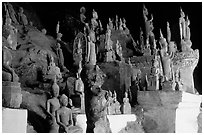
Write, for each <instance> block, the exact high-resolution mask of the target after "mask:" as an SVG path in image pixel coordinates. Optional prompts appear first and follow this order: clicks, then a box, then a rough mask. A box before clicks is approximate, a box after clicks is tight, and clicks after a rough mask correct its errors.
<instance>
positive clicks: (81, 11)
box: [80, 7, 88, 28]
mask: <svg viewBox="0 0 204 135" xmlns="http://www.w3.org/2000/svg"><path fill="white" fill-rule="evenodd" d="M85 13H86V9H85V7H81V8H80V21H81V22H82V23H83V24H84V28H88V23H86V22H85V20H86V16H85Z"/></svg>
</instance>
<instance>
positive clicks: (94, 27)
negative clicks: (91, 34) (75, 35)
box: [91, 9, 98, 30]
mask: <svg viewBox="0 0 204 135" xmlns="http://www.w3.org/2000/svg"><path fill="white" fill-rule="evenodd" d="M92 14H93V18H92V19H91V25H92V27H91V28H92V30H95V29H96V28H97V27H98V22H97V19H98V14H97V12H96V11H95V10H94V9H93V13H92Z"/></svg>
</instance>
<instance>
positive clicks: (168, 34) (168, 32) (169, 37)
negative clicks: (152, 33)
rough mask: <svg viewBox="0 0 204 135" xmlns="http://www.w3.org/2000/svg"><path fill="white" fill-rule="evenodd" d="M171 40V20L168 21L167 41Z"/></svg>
mask: <svg viewBox="0 0 204 135" xmlns="http://www.w3.org/2000/svg"><path fill="white" fill-rule="evenodd" d="M170 41H171V30H170V26H169V22H167V42H168V43H169V42H170Z"/></svg>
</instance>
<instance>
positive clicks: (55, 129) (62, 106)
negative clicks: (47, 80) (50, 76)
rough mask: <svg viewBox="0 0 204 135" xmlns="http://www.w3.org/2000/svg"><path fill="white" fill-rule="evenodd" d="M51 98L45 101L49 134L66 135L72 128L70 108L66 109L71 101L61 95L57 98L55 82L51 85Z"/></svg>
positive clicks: (57, 89)
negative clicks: (61, 134)
mask: <svg viewBox="0 0 204 135" xmlns="http://www.w3.org/2000/svg"><path fill="white" fill-rule="evenodd" d="M51 93H52V98H51V99H48V100H47V103H46V110H47V113H48V116H49V117H48V120H49V121H50V122H49V124H50V130H49V131H50V133H68V132H69V128H70V127H71V126H73V124H74V123H73V114H72V110H71V108H68V107H67V106H68V103H69V104H70V105H71V106H72V101H71V99H68V97H67V96H66V95H65V94H63V95H61V96H60V97H59V86H58V85H57V81H56V78H55V81H54V83H53V85H52V91H51Z"/></svg>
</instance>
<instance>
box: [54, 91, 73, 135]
mask: <svg viewBox="0 0 204 135" xmlns="http://www.w3.org/2000/svg"><path fill="white" fill-rule="evenodd" d="M60 104H61V107H60V108H59V109H58V110H57V112H56V116H57V123H58V124H59V126H60V128H59V133H68V132H69V127H71V126H73V118H72V110H71V109H69V108H67V105H68V97H67V96H66V95H65V94H63V95H62V96H61V97H60Z"/></svg>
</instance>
